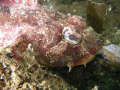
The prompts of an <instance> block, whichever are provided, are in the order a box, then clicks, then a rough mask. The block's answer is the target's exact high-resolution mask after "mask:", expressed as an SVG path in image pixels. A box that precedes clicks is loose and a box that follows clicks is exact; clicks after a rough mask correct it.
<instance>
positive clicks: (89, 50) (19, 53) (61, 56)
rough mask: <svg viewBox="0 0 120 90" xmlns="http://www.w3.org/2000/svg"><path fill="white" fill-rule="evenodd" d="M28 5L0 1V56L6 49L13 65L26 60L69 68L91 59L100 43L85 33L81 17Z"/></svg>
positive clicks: (88, 33)
mask: <svg viewBox="0 0 120 90" xmlns="http://www.w3.org/2000/svg"><path fill="white" fill-rule="evenodd" d="M31 1H32V2H33V3H31V2H30V1H29V0H26V2H24V3H23V2H22V1H21V0H18V2H15V1H14V0H10V1H9V0H1V1H0V51H1V52H0V53H2V50H3V49H6V51H10V54H11V55H12V58H14V59H16V60H17V61H24V60H26V59H27V58H29V59H35V60H36V61H37V62H38V63H39V64H41V65H44V66H48V67H49V66H50V67H62V66H68V67H69V68H71V67H73V66H77V65H81V64H84V65H86V63H88V62H89V61H91V60H92V59H93V58H94V57H95V55H96V54H97V53H98V52H99V50H100V49H101V46H102V41H101V40H99V39H98V38H97V36H96V35H95V34H93V33H92V30H91V29H89V28H88V29H85V21H84V19H83V18H82V17H80V16H76V15H73V16H72V15H65V14H62V13H60V12H57V11H55V10H53V9H49V8H47V7H45V6H40V5H37V1H36V0H31ZM31 56H33V58H31Z"/></svg>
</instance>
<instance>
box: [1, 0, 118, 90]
mask: <svg viewBox="0 0 120 90" xmlns="http://www.w3.org/2000/svg"><path fill="white" fill-rule="evenodd" d="M49 1H50V2H47V0H43V2H42V1H40V3H41V4H46V5H48V6H53V8H56V9H57V10H58V11H60V12H63V13H66V14H67V13H71V14H73V15H74V14H75V15H80V16H83V17H84V18H86V7H87V1H86V0H61V1H58V0H49ZM92 1H94V2H103V3H105V4H106V7H107V16H106V19H105V23H104V28H105V31H104V33H103V34H102V39H103V40H104V45H109V44H116V45H118V46H120V42H119V41H120V17H119V15H120V6H119V5H120V1H119V0H92ZM63 8H65V9H64V10H63ZM3 52H4V50H3ZM0 61H1V62H0V77H1V79H0V87H1V88H0V89H3V90H119V88H120V64H119V63H113V62H110V61H108V60H106V59H104V58H103V57H102V55H97V56H96V57H95V58H94V59H93V60H92V61H91V62H90V63H88V64H87V65H86V67H84V66H77V67H74V68H72V70H71V72H69V71H68V67H59V68H47V67H42V66H40V65H38V64H37V63H36V62H35V61H34V60H33V61H32V60H31V61H29V60H26V61H25V63H24V64H21V62H17V61H16V60H14V59H13V58H11V57H10V55H9V54H8V55H7V56H6V55H0Z"/></svg>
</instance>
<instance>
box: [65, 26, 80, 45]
mask: <svg viewBox="0 0 120 90" xmlns="http://www.w3.org/2000/svg"><path fill="white" fill-rule="evenodd" d="M63 37H64V39H65V40H66V41H67V43H69V44H78V43H79V42H80V41H81V34H80V33H78V32H76V31H74V30H73V31H72V30H71V28H68V27H64V29H63Z"/></svg>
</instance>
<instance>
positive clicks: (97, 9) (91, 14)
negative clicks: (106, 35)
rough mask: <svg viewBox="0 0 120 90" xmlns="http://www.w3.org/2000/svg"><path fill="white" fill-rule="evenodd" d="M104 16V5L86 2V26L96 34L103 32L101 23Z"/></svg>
mask: <svg viewBox="0 0 120 90" xmlns="http://www.w3.org/2000/svg"><path fill="white" fill-rule="evenodd" d="M105 16H106V6H105V4H104V3H94V2H91V1H88V6H87V20H86V22H87V25H88V26H91V27H92V28H93V29H94V30H95V31H96V32H97V33H102V32H103V31H104V28H103V23H104V20H105Z"/></svg>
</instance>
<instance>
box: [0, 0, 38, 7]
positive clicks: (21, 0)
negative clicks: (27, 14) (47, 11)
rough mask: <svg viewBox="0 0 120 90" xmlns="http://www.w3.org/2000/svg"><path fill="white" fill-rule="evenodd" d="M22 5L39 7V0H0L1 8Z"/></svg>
mask: <svg viewBox="0 0 120 90" xmlns="http://www.w3.org/2000/svg"><path fill="white" fill-rule="evenodd" d="M20 4H24V5H27V6H33V7H37V6H38V0H0V6H1V5H2V6H8V7H10V6H13V7H17V6H19V5H20Z"/></svg>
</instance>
